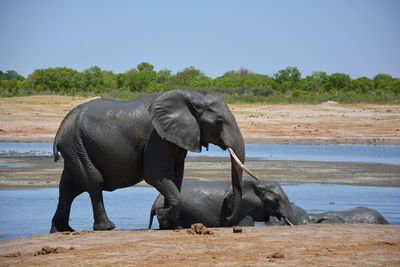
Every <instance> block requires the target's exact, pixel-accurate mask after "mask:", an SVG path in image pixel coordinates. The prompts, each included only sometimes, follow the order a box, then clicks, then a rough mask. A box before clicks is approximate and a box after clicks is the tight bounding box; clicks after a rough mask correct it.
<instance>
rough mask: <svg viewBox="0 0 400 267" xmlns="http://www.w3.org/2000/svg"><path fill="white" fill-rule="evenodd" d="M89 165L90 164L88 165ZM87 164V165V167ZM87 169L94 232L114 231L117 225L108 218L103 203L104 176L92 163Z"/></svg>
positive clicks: (87, 185) (87, 184)
mask: <svg viewBox="0 0 400 267" xmlns="http://www.w3.org/2000/svg"><path fill="white" fill-rule="evenodd" d="M87 164H88V163H87ZM87 164H86V165H87ZM90 165H91V166H89V167H88V168H87V170H89V171H88V172H87V179H86V181H85V183H86V187H87V188H88V192H89V196H90V200H91V202H92V208H93V218H94V224H93V230H112V229H114V228H115V224H114V223H113V222H112V221H111V220H110V219H109V218H108V216H107V212H106V209H105V207H104V201H103V176H102V175H101V173H100V172H99V171H98V170H97V169H96V167H94V166H93V165H92V164H91V163H90Z"/></svg>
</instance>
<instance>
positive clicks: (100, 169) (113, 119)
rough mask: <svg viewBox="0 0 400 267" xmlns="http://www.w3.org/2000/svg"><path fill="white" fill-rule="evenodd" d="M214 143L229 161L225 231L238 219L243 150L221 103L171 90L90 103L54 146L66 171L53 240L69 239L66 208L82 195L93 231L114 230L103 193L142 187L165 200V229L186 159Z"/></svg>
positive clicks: (176, 204)
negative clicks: (58, 235) (229, 191)
mask: <svg viewBox="0 0 400 267" xmlns="http://www.w3.org/2000/svg"><path fill="white" fill-rule="evenodd" d="M210 143H212V144H215V145H217V146H219V147H220V148H222V149H224V150H229V152H230V153H231V180H232V187H233V189H232V190H233V200H232V209H230V214H226V216H227V218H226V222H227V224H233V223H234V222H235V221H236V219H237V217H238V216H239V209H240V203H241V199H242V198H241V196H242V193H241V192H242V189H241V180H242V169H243V167H244V165H243V162H244V159H245V146H244V141H243V137H242V134H241V132H240V129H239V127H238V125H237V123H236V120H235V118H234V116H233V114H232V113H231V111H230V110H229V108H228V106H227V104H226V103H225V101H224V100H223V99H222V98H220V97H215V96H208V95H203V94H201V93H197V92H189V91H181V90H173V91H169V92H165V93H161V94H153V95H148V96H144V97H142V98H139V99H137V100H133V101H112V100H97V101H96V100H95V101H91V102H88V103H84V104H81V105H79V106H77V107H76V108H74V109H73V110H72V111H71V112H69V113H68V115H67V116H66V117H65V118H64V120H63V121H62V123H61V125H60V127H59V129H58V132H57V134H56V136H55V139H54V159H55V161H57V160H58V159H59V154H58V153H59V152H60V153H61V155H62V157H63V158H64V169H63V172H62V175H61V180H60V184H59V200H58V206H57V210H56V212H55V214H54V217H53V219H52V226H51V230H50V232H58V231H73V229H72V228H71V227H70V225H69V224H68V221H69V216H70V208H71V203H72V201H73V200H74V198H75V197H76V196H78V195H79V194H81V193H82V192H88V193H89V195H90V199H91V202H92V208H93V217H94V226H93V229H94V230H111V229H113V228H114V227H115V225H114V224H113V223H112V221H111V220H110V219H109V218H108V216H107V214H106V210H105V208H104V203H103V194H102V191H103V190H105V191H113V190H115V189H118V188H123V187H128V186H132V185H134V184H137V183H138V182H140V181H142V180H145V181H146V182H147V183H148V184H150V185H152V186H154V187H155V188H156V189H157V190H158V191H159V192H160V193H161V194H162V195H163V196H165V206H163V207H160V208H159V209H157V218H158V220H159V222H160V224H161V225H162V226H163V227H173V225H171V224H172V218H174V217H175V215H177V214H178V213H179V211H180V209H181V207H182V197H181V194H180V192H179V191H180V189H181V184H182V178H183V172H184V162H185V158H186V154H187V151H193V152H200V151H201V149H202V147H208V145H209V144H210Z"/></svg>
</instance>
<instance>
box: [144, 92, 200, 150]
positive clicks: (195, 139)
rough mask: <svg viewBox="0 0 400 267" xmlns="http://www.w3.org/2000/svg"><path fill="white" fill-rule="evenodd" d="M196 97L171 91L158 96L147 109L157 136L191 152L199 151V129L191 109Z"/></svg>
mask: <svg viewBox="0 0 400 267" xmlns="http://www.w3.org/2000/svg"><path fill="white" fill-rule="evenodd" d="M198 97H200V94H199V93H197V94H196V93H189V92H184V91H180V90H173V91H169V92H166V93H164V94H162V95H160V96H159V97H158V98H157V99H156V100H155V101H154V103H153V104H152V105H151V106H150V108H149V112H150V115H151V120H152V123H153V126H154V128H155V129H156V131H157V133H158V135H160V136H161V138H162V139H165V140H167V141H170V142H172V143H174V144H176V145H178V146H180V147H182V148H184V149H186V150H189V151H192V152H200V151H201V143H200V127H199V124H198V122H197V119H196V117H195V116H196V114H195V109H194V107H193V102H194V101H195V98H198Z"/></svg>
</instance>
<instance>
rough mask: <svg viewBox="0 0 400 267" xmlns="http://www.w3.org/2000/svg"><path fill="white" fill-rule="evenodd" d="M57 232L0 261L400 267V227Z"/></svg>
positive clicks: (3, 244) (12, 249)
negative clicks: (200, 232)
mask: <svg viewBox="0 0 400 267" xmlns="http://www.w3.org/2000/svg"><path fill="white" fill-rule="evenodd" d="M211 231H212V232H213V234H212V235H190V234H188V233H187V231H186V230H184V229H183V230H178V231H156V230H150V231H146V230H140V231H111V232H90V231H83V232H78V233H74V234H71V233H64V234H63V233H59V234H53V235H42V236H33V237H29V238H24V239H19V240H11V241H0V259H1V260H0V266H81V265H96V266H122V265H124V266H400V226H393V225H392V226H388V225H385V226H383V225H313V226H311V225H303V226H294V227H289V226H286V227H248V228H243V232H242V233H233V232H232V228H224V229H222V228H216V229H211Z"/></svg>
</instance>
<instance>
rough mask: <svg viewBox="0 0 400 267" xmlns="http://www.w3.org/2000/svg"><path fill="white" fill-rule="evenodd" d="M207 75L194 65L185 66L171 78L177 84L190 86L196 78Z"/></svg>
mask: <svg viewBox="0 0 400 267" xmlns="http://www.w3.org/2000/svg"><path fill="white" fill-rule="evenodd" d="M204 77H206V75H205V74H204V73H203V72H202V71H200V70H198V69H196V68H195V67H193V66H190V67H187V68H185V69H184V70H183V71H180V72H177V73H176V74H175V75H174V76H173V77H172V79H171V82H172V83H173V84H174V85H176V86H184V87H190V85H191V83H192V82H193V81H194V80H196V79H202V78H204Z"/></svg>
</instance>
